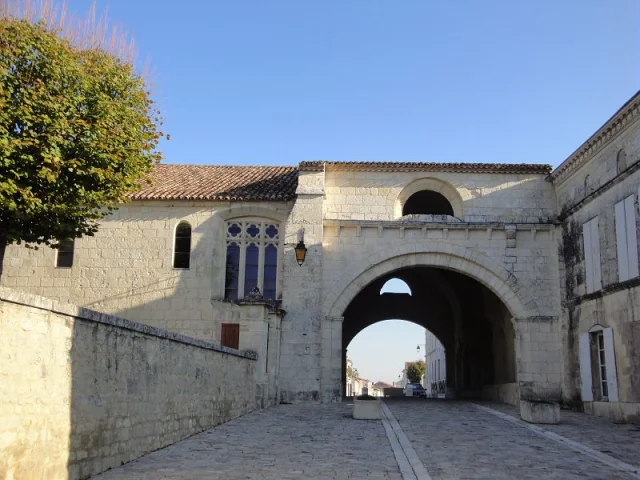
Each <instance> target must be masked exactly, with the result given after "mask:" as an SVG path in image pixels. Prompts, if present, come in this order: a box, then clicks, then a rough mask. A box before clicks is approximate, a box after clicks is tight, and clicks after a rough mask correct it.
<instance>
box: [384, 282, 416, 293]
mask: <svg viewBox="0 0 640 480" xmlns="http://www.w3.org/2000/svg"><path fill="white" fill-rule="evenodd" d="M383 293H404V294H408V295H411V288H409V285H407V282H405V281H403V280H400V279H399V278H391V279H389V280H387V281H386V283H385V284H384V285H383V286H382V288H381V289H380V295H382V294H383Z"/></svg>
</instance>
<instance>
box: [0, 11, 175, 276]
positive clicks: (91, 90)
mask: <svg viewBox="0 0 640 480" xmlns="http://www.w3.org/2000/svg"><path fill="white" fill-rule="evenodd" d="M20 4H21V2H19V1H18V0H16V1H14V2H11V1H10V0H0V275H1V274H2V260H3V259H4V251H5V247H6V245H8V244H11V243H17V244H20V243H22V242H25V243H27V244H45V245H50V246H53V247H56V246H57V245H58V242H59V240H63V239H66V238H75V237H81V236H83V235H93V234H94V233H95V232H96V231H97V229H98V220H100V219H101V218H103V217H104V216H105V215H107V214H108V213H109V212H110V211H111V210H113V209H114V205H115V204H117V203H120V202H124V201H126V199H127V194H128V193H129V192H131V191H134V190H136V189H138V188H139V187H140V184H141V181H142V180H143V179H144V178H145V177H146V176H147V175H148V174H149V173H150V172H151V171H152V169H153V167H154V165H155V164H157V163H158V162H159V161H160V159H161V154H160V153H159V152H157V151H156V146H157V143H158V141H159V139H160V137H162V135H163V134H162V132H160V131H159V126H160V125H161V123H162V122H161V119H160V116H159V112H158V111H157V109H156V107H155V103H154V102H153V100H152V99H151V97H150V93H149V88H148V86H147V83H146V81H145V78H144V77H143V76H142V75H140V74H138V73H137V72H136V70H135V68H134V66H133V61H132V58H131V57H132V55H129V57H127V55H128V54H130V53H131V49H130V48H129V46H127V45H125V43H124V42H123V41H122V40H123V37H122V36H121V35H118V34H116V37H115V38H109V36H108V35H105V32H106V31H107V29H106V24H105V23H104V22H103V21H102V20H101V21H100V22H98V23H97V25H98V27H99V28H97V29H96V22H95V20H94V19H92V18H89V17H88V18H87V20H86V21H84V23H78V22H77V21H74V22H73V23H72V28H65V23H64V22H61V21H60V18H64V15H57V13H56V12H53V11H52V10H51V9H50V4H48V3H46V2H45V4H43V5H46V6H47V7H46V8H45V9H44V10H43V11H40V12H34V11H31V12H30V13H29V12H27V14H25V10H21V9H20V6H21V5H20ZM27 6H28V2H27ZM67 25H69V24H67ZM100 27H101V28H100ZM123 45H124V48H123Z"/></svg>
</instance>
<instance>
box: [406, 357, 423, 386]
mask: <svg viewBox="0 0 640 480" xmlns="http://www.w3.org/2000/svg"><path fill="white" fill-rule="evenodd" d="M424 371H425V365H424V362H423V361H422V360H418V361H417V362H412V363H410V364H409V365H408V366H407V379H408V380H409V383H420V382H421V381H422V377H423V376H424Z"/></svg>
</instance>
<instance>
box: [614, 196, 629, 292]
mask: <svg viewBox="0 0 640 480" xmlns="http://www.w3.org/2000/svg"><path fill="white" fill-rule="evenodd" d="M615 214H616V246H617V248H618V281H620V282H624V281H625V280H629V278H630V277H629V256H628V255H627V252H628V251H629V250H628V248H627V218H626V215H625V213H624V201H622V202H618V203H616V206H615Z"/></svg>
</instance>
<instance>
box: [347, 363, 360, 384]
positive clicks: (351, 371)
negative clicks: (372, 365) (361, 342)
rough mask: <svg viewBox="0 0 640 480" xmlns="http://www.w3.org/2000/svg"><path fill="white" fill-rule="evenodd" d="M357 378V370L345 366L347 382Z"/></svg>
mask: <svg viewBox="0 0 640 480" xmlns="http://www.w3.org/2000/svg"><path fill="white" fill-rule="evenodd" d="M358 376H359V374H358V369H357V368H353V367H352V366H351V365H349V364H347V378H348V379H349V380H355V379H357V378H358Z"/></svg>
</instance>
